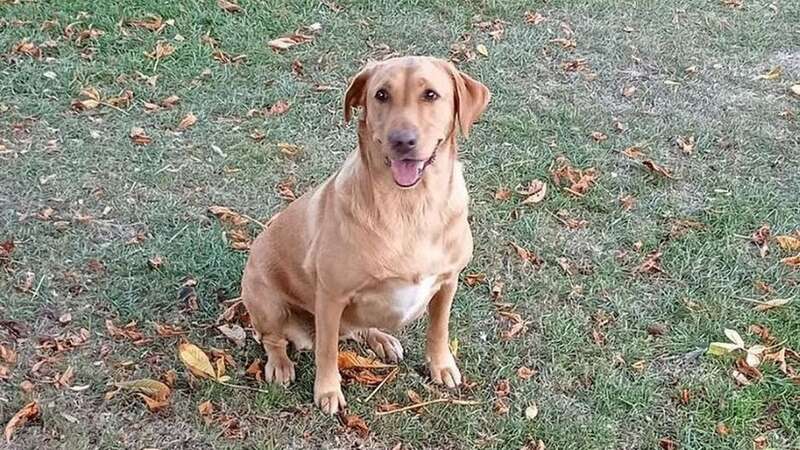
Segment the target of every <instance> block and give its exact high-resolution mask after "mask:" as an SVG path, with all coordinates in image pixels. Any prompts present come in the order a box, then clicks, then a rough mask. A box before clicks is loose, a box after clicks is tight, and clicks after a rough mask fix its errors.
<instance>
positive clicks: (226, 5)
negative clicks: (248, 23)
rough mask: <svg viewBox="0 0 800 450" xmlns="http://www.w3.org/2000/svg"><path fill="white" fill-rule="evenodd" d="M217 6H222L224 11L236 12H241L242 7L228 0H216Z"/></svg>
mask: <svg viewBox="0 0 800 450" xmlns="http://www.w3.org/2000/svg"><path fill="white" fill-rule="evenodd" d="M217 6H219V7H220V8H222V9H223V10H224V11H225V12H229V13H238V12H242V7H241V6H239V5H237V4H236V3H234V2H231V1H229V0H217Z"/></svg>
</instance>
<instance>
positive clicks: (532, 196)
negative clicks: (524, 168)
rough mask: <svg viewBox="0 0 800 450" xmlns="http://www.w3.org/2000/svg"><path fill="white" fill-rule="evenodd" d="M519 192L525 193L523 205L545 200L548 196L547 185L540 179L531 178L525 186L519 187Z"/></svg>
mask: <svg viewBox="0 0 800 450" xmlns="http://www.w3.org/2000/svg"><path fill="white" fill-rule="evenodd" d="M517 193H519V194H522V195H525V198H524V199H523V200H522V202H520V204H521V205H533V204H536V203H539V202H541V201H542V200H544V198H545V196H547V185H546V184H545V183H544V182H543V181H540V180H531V182H530V183H528V186H526V187H525V188H519V187H518V188H517Z"/></svg>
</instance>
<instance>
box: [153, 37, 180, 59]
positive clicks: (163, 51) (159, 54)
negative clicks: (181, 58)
mask: <svg viewBox="0 0 800 450" xmlns="http://www.w3.org/2000/svg"><path fill="white" fill-rule="evenodd" d="M173 53H175V47H173V46H172V44H170V43H169V42H167V41H158V42H156V46H155V47H154V48H153V51H152V52H150V53H148V54H147V56H148V57H149V58H151V59H155V60H156V61H160V60H162V59H164V58H166V57H167V56H169V55H171V54H173Z"/></svg>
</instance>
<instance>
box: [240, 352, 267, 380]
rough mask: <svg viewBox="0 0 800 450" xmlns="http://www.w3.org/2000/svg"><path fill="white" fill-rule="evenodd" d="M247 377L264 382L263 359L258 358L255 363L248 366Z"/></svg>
mask: <svg viewBox="0 0 800 450" xmlns="http://www.w3.org/2000/svg"><path fill="white" fill-rule="evenodd" d="M244 373H245V374H246V375H249V376H251V377H253V378H255V379H256V381H258V382H259V383H261V382H263V381H264V362H263V361H261V358H256V359H254V360H253V362H251V363H250V365H249V366H247V370H245V371H244Z"/></svg>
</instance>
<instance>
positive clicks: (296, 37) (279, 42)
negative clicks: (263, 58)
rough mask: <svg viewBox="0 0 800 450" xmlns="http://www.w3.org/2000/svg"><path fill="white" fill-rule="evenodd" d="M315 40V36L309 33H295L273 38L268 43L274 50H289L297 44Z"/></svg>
mask: <svg viewBox="0 0 800 450" xmlns="http://www.w3.org/2000/svg"><path fill="white" fill-rule="evenodd" d="M312 40H314V36H310V35H307V34H302V33H293V34H290V35H287V36H283V37H280V38H277V39H273V40H271V41H269V42H268V43H267V45H269V46H270V47H271V48H272V49H273V50H275V51H280V50H288V49H290V48H292V47H294V46H295V45H300V44H302V43H305V42H310V41H312Z"/></svg>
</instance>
